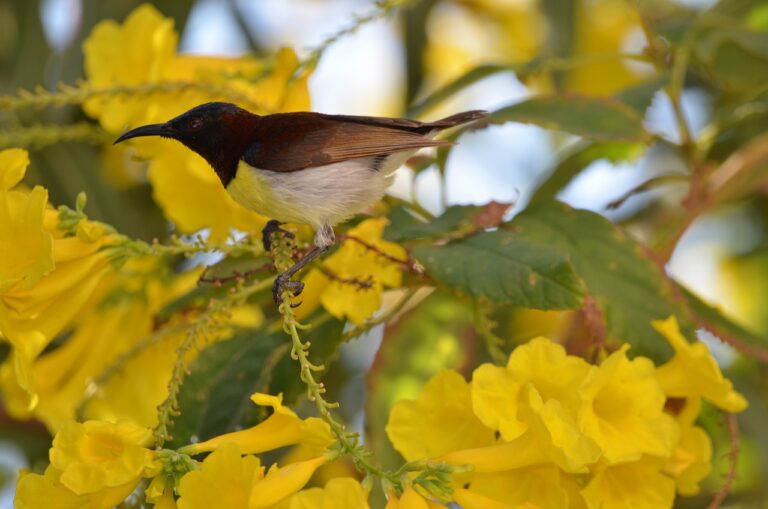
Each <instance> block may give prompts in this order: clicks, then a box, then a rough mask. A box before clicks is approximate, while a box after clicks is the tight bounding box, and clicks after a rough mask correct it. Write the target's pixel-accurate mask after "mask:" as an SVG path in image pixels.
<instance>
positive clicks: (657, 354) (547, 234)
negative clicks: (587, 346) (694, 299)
mask: <svg viewBox="0 0 768 509" xmlns="http://www.w3.org/2000/svg"><path fill="white" fill-rule="evenodd" d="M511 225H512V227H513V228H514V229H515V231H516V232H517V233H516V235H518V236H520V237H522V238H524V239H527V240H528V241H529V242H539V243H542V244H545V245H547V246H550V247H552V248H553V249H555V250H557V251H558V252H560V253H562V254H563V255H568V256H569V260H570V262H571V264H572V265H573V267H574V269H575V270H576V273H577V274H578V275H579V276H580V277H581V278H582V279H583V280H584V284H585V285H586V292H587V293H588V294H589V295H590V296H591V297H592V298H594V299H595V302H596V304H597V306H598V308H599V310H600V311H601V312H602V315H603V318H604V320H605V323H606V329H607V334H608V337H609V338H610V339H613V340H616V341H621V342H628V343H630V344H632V345H633V346H634V347H635V348H634V349H633V352H634V353H635V354H639V353H642V354H645V355H650V356H652V357H654V358H656V359H665V358H667V357H668V356H669V354H670V353H671V349H670V348H669V346H668V345H667V343H666V341H664V340H663V339H662V337H661V336H660V335H659V334H658V333H657V332H656V331H655V330H654V329H653V328H652V327H651V320H658V319H664V318H667V317H668V316H670V315H673V314H674V315H676V316H677V317H678V318H680V319H682V318H683V317H684V316H685V314H684V313H683V309H682V307H681V305H680V304H679V303H678V302H677V301H676V300H675V298H674V296H673V294H672V290H671V286H670V282H669V281H668V280H665V279H664V276H663V275H662V273H661V271H660V269H659V268H658V266H657V265H656V263H654V262H653V261H652V260H650V259H649V258H648V257H646V256H645V255H644V254H643V252H642V251H641V248H640V246H639V245H638V244H637V243H636V242H635V241H634V240H632V239H631V238H630V237H629V236H628V235H627V234H626V233H624V231H623V230H622V229H620V228H618V227H617V226H615V225H614V224H612V223H611V222H610V221H608V220H607V219H605V218H604V217H602V216H600V215H598V214H595V213H594V212H589V211H586V210H576V209H572V208H570V207H568V206H567V205H564V204H562V203H558V202H544V203H540V204H536V205H532V206H531V207H529V208H528V209H526V210H525V211H523V212H522V213H521V214H520V215H518V216H517V217H516V218H515V219H514V220H513V221H512V223H511ZM687 325H688V327H687V329H686V332H687V333H688V334H691V333H692V331H693V329H692V327H691V326H690V324H687ZM689 337H690V336H689Z"/></svg>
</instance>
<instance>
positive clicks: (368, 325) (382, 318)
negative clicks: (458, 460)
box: [341, 288, 419, 342]
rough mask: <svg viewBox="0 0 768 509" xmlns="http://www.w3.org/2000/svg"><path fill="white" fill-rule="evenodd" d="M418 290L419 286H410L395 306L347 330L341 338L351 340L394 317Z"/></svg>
mask: <svg viewBox="0 0 768 509" xmlns="http://www.w3.org/2000/svg"><path fill="white" fill-rule="evenodd" d="M418 291H419V288H409V289H408V291H407V292H405V295H403V296H402V297H401V298H400V300H399V301H397V303H396V304H395V305H394V306H392V307H391V308H389V309H388V310H386V311H384V312H383V313H381V314H380V315H379V316H377V317H376V318H374V319H373V320H368V321H367V322H365V323H364V324H362V325H358V326H356V327H353V328H351V329H349V330H348V331H347V332H345V333H344V335H343V336H342V339H341V340H342V341H344V342H346V341H350V340H352V339H354V338H356V337H358V336H361V335H363V334H365V333H366V332H368V331H369V330H371V329H373V328H374V327H376V326H377V325H381V324H382V323H386V322H388V321H389V320H390V319H391V318H392V317H394V316H395V315H397V314H398V313H399V312H400V311H402V309H403V308H404V307H405V306H406V304H408V302H409V301H410V300H411V298H413V296H414V295H416V292H418Z"/></svg>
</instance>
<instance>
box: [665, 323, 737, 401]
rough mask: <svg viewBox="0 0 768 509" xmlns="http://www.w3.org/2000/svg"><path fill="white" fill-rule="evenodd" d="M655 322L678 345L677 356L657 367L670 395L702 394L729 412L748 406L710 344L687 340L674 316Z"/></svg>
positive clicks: (670, 341)
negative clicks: (718, 363)
mask: <svg viewBox="0 0 768 509" xmlns="http://www.w3.org/2000/svg"><path fill="white" fill-rule="evenodd" d="M652 324H653V327H654V328H655V329H656V330H657V331H659V333H661V335H663V336H664V337H665V338H666V339H667V341H669V344H670V345H672V348H674V349H675V355H674V357H672V359H671V360H670V361H669V362H667V363H666V364H664V365H662V366H659V367H658V368H657V369H656V378H657V379H658V380H659V383H661V387H662V388H663V389H664V392H665V393H666V394H667V396H671V397H676V398H694V397H701V398H704V399H705V400H707V401H709V402H711V403H712V404H714V405H715V406H717V407H719V408H721V409H723V410H725V411H726V412H741V411H742V410H744V409H745V408H747V400H746V399H744V396H742V395H741V394H739V393H738V392H736V391H735V390H733V384H732V383H731V381H730V380H728V379H727V378H725V377H724V376H723V373H722V372H721V371H720V367H719V366H718V365H717V362H716V361H715V359H714V358H713V357H712V354H711V353H710V351H709V349H708V348H707V346H706V345H705V344H704V343H701V342H696V343H689V342H688V341H686V339H685V338H684V337H683V335H682V334H681V333H680V329H679V327H678V325H677V319H676V318H675V317H674V316H670V317H669V318H667V319H666V320H656V321H654V322H652Z"/></svg>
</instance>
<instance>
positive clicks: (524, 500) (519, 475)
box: [456, 464, 571, 509]
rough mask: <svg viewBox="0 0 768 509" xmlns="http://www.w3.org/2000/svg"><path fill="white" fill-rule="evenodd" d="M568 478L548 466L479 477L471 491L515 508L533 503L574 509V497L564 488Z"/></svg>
mask: <svg viewBox="0 0 768 509" xmlns="http://www.w3.org/2000/svg"><path fill="white" fill-rule="evenodd" d="M564 477H565V476H564V475H563V474H562V473H561V472H560V470H559V469H558V468H557V467H556V466H554V465H552V464H548V465H541V466H535V467H527V468H519V469H515V470H509V471H506V472H499V473H494V474H475V475H474V476H472V481H471V485H470V487H469V490H470V491H471V492H472V493H476V494H478V495H482V496H484V497H488V498H490V499H493V500H496V501H503V502H505V503H507V504H509V505H511V506H520V505H525V504H531V505H533V506H535V507H539V508H540V509H561V508H564V507H571V504H569V498H570V497H569V496H568V493H567V492H566V490H565V489H564V488H563V487H562V486H561V484H562V479H563V478H564ZM456 501H457V502H460V501H459V500H458V499H457V500H456ZM462 505H463V504H462Z"/></svg>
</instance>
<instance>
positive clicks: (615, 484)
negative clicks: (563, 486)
mask: <svg viewBox="0 0 768 509" xmlns="http://www.w3.org/2000/svg"><path fill="white" fill-rule="evenodd" d="M581 494H582V495H583V497H584V501H585V502H586V503H587V507H588V508H589V509H604V508H607V507H627V502H628V501H630V500H631V501H632V508H633V509H669V508H670V507H672V504H673V502H674V499H675V482H674V481H673V480H672V479H670V478H669V477H667V476H666V475H664V474H662V473H661V472H660V471H659V468H658V465H657V464H656V462H652V461H639V462H635V463H626V464H623V465H616V466H613V467H608V468H606V469H604V470H602V471H600V472H598V473H596V474H595V475H594V477H592V480H591V481H590V482H589V484H588V485H587V487H586V488H584V489H583V490H582V491H581Z"/></svg>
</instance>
